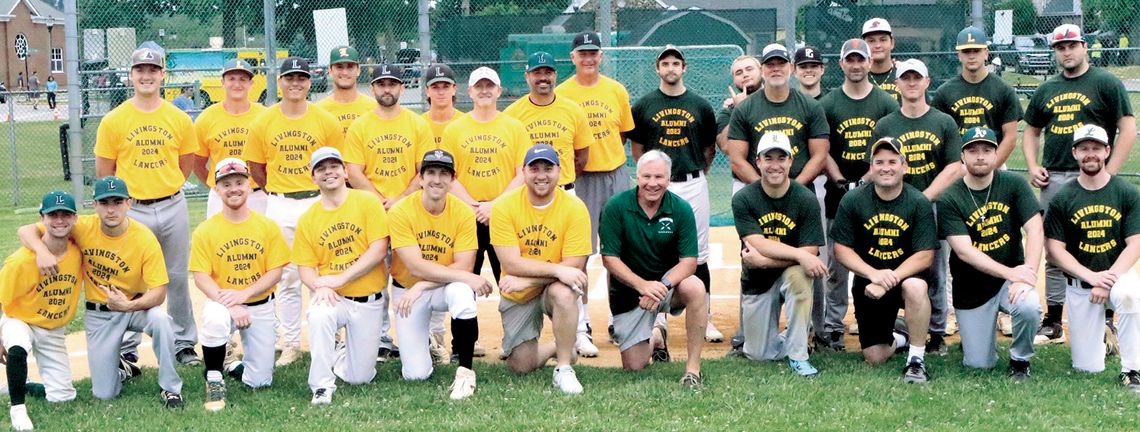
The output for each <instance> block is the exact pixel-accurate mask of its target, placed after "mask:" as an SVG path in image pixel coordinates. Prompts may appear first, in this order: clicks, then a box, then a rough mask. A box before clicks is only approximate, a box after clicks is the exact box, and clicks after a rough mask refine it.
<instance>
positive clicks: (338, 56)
mask: <svg viewBox="0 0 1140 432" xmlns="http://www.w3.org/2000/svg"><path fill="white" fill-rule="evenodd" d="M337 63H356V64H360V53H359V52H357V51H356V48H353V47H350V46H348V45H341V46H338V47H336V48H333V49H332V51H329V66H332V65H334V64H337Z"/></svg>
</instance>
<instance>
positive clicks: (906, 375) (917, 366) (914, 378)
mask: <svg viewBox="0 0 1140 432" xmlns="http://www.w3.org/2000/svg"><path fill="white" fill-rule="evenodd" d="M902 378H903V381H905V382H907V383H908V384H926V381H927V380H928V379H929V377H927V376H926V365H925V364H923V362H922V360H919V359H918V358H912V359H910V361H909V362H907V364H906V367H905V368H903V376H902Z"/></svg>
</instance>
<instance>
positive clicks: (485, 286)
mask: <svg viewBox="0 0 1140 432" xmlns="http://www.w3.org/2000/svg"><path fill="white" fill-rule="evenodd" d="M468 279H470V280H468V281H467V282H466V283H467V285H468V286H470V287H471V289H472V290H474V291H475V295H478V296H483V297H486V296H489V295H491V293H493V292H495V286H494V285H492V284H491V281H489V280H487V278H485V277H483V276H479V275H477V274H472V275H471V276H469V277H468Z"/></svg>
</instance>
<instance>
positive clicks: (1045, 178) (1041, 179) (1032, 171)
mask: <svg viewBox="0 0 1140 432" xmlns="http://www.w3.org/2000/svg"><path fill="white" fill-rule="evenodd" d="M1029 183H1031V184H1033V186H1036V187H1039V188H1044V187H1046V186H1049V170H1047V169H1045V167H1043V166H1033V167H1029Z"/></svg>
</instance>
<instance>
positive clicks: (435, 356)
mask: <svg viewBox="0 0 1140 432" xmlns="http://www.w3.org/2000/svg"><path fill="white" fill-rule="evenodd" d="M428 341H429V342H430V343H429V344H428V351H429V352H430V353H431V360H432V362H434V363H435V364H437V365H443V364H447V363H448V362H449V361H450V360H451V355H450V354H448V353H447V349H446V348H444V347H443V333H432V334H431V337H430V338H429V339H428Z"/></svg>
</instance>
